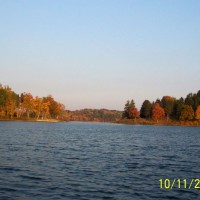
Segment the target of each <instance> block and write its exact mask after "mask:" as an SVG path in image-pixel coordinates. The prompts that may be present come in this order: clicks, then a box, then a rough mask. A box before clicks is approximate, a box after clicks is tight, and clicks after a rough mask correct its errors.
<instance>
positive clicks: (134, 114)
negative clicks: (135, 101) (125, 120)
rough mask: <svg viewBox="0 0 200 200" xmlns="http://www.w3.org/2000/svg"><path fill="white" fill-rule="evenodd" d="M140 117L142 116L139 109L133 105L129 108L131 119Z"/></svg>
mask: <svg viewBox="0 0 200 200" xmlns="http://www.w3.org/2000/svg"><path fill="white" fill-rule="evenodd" d="M138 117H140V112H139V111H138V109H137V108H135V107H131V108H130V109H129V118H130V119H136V118H138Z"/></svg>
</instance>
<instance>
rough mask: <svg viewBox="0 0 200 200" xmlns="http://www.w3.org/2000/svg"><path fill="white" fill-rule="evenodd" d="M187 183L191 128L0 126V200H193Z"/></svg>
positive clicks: (194, 162)
mask: <svg viewBox="0 0 200 200" xmlns="http://www.w3.org/2000/svg"><path fill="white" fill-rule="evenodd" d="M160 179H162V181H163V182H164V183H165V185H164V186H163V187H164V188H162V189H161V188H160V187H161V186H160V181H159V180H160ZM166 179H169V180H167V181H166ZM174 179H175V184H174V187H173V188H172V189H170V188H171V186H172V182H173V180H174ZM178 179H180V180H178ZM184 179H185V182H186V181H187V183H185V182H184V181H183V180H184ZM192 179H194V181H195V180H196V179H200V128H197V127H176V126H174V127H172V126H140V125H135V126H134V125H120V124H109V123H81V122H69V123H41V122H40V123H39V122H0V199H2V200H7V199H8V200H9V199H17V200H27V199H28V200H36V199H39V200H43V199H45V200H51V199H69V200H73V199H77V200H88V199H89V200H90V199H94V200H98V199H113V200H114V199H116V200H126V199H127V200H129V199H130V200H132V199H133V200H152V199H162V200H163V199H177V200H184V199H185V200H186V199H187V200H190V199H191V200H194V199H200V189H198V186H199V187H200V184H199V185H198V182H194V184H193V183H192V186H191V188H190V189H189V186H188V185H190V183H191V180H192ZM169 181H171V182H170V185H169ZM164 183H163V184H164ZM178 184H179V185H178ZM184 184H186V185H184ZM185 186H186V188H185ZM195 186H196V188H195ZM166 187H167V188H166ZM168 187H170V188H168Z"/></svg>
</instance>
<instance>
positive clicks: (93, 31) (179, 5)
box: [0, 0, 200, 110]
mask: <svg viewBox="0 0 200 200" xmlns="http://www.w3.org/2000/svg"><path fill="white" fill-rule="evenodd" d="M0 83H1V84H3V85H9V86H10V87H11V88H12V89H13V90H14V91H15V92H17V93H22V92H31V93H32V94H33V95H34V96H36V95H38V96H41V97H42V96H47V95H48V94H51V95H53V97H54V98H55V99H56V100H58V101H59V102H61V103H63V104H64V105H65V106H66V107H67V109H70V110H75V109H82V108H107V109H116V110H123V108H124V104H125V103H126V100H128V99H134V100H135V103H136V106H137V107H138V108H140V106H141V104H142V102H143V101H144V100H145V99H149V100H150V101H154V100H156V99H157V98H162V96H164V95H171V96H174V97H177V98H180V97H181V96H183V97H185V96H186V95H187V94H188V93H189V92H193V93H194V92H197V91H198V90H200V1H199V0H56V1H55V0H33V1H29V0H17V1H16V0H0Z"/></svg>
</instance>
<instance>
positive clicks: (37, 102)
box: [33, 96, 42, 119]
mask: <svg viewBox="0 0 200 200" xmlns="http://www.w3.org/2000/svg"><path fill="white" fill-rule="evenodd" d="M33 110H34V113H35V117H36V118H37V119H39V117H40V114H41V110H42V98H40V97H38V96H36V97H35V98H34V99H33Z"/></svg>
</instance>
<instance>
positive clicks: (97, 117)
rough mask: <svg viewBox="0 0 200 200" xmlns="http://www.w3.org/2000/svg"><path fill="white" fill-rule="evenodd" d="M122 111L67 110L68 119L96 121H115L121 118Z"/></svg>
mask: <svg viewBox="0 0 200 200" xmlns="http://www.w3.org/2000/svg"><path fill="white" fill-rule="evenodd" d="M121 115H122V111H117V110H108V109H81V110H75V111H70V110H67V111H66V119H67V120H68V121H95V122H115V121H117V120H120V119H121Z"/></svg>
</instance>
